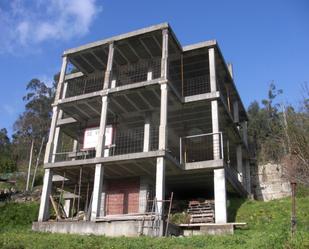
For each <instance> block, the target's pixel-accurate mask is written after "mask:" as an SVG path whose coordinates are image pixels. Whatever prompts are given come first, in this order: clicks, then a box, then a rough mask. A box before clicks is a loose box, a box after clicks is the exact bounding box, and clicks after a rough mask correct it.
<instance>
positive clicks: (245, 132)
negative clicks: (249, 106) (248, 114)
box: [241, 121, 248, 146]
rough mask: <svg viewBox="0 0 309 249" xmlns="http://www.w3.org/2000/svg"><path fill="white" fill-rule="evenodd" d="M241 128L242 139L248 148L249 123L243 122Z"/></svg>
mask: <svg viewBox="0 0 309 249" xmlns="http://www.w3.org/2000/svg"><path fill="white" fill-rule="evenodd" d="M241 127H242V138H243V140H244V143H245V144H246V146H248V123H247V121H243V122H242V123H241Z"/></svg>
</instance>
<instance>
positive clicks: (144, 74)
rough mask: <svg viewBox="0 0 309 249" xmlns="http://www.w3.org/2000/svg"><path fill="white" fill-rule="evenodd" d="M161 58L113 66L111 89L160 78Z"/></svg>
mask: <svg viewBox="0 0 309 249" xmlns="http://www.w3.org/2000/svg"><path fill="white" fill-rule="evenodd" d="M160 75H161V57H160V58H154V59H152V60H139V61H138V62H136V63H133V64H127V65H123V66H115V67H114V68H113V72H112V79H111V86H110V87H111V88H113V87H117V86H123V85H128V84H133V83H138V82H143V81H147V80H151V79H157V78H160Z"/></svg>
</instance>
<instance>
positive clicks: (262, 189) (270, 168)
mask: <svg viewBox="0 0 309 249" xmlns="http://www.w3.org/2000/svg"><path fill="white" fill-rule="evenodd" d="M251 187H252V194H253V195H254V198H255V199H257V200H263V201H269V200H274V199H279V198H282V197H286V196H289V195H290V194H291V189H290V183H289V182H288V181H287V180H286V179H285V178H284V177H283V172H282V166H281V165H280V164H272V163H268V164H264V165H255V166H254V167H251Z"/></svg>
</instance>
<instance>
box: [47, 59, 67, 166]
mask: <svg viewBox="0 0 309 249" xmlns="http://www.w3.org/2000/svg"><path fill="white" fill-rule="evenodd" d="M67 64H68V60H67V57H66V56H65V57H63V59H62V66H61V71H60V76H59V81H58V85H57V90H56V93H55V101H54V103H55V105H54V106H53V115H52V121H51V125H50V129H49V136H48V141H47V144H46V149H45V157H44V163H48V162H49V160H50V158H51V152H53V150H54V149H53V148H52V146H53V143H54V137H55V132H56V125H57V120H58V118H59V116H60V115H59V112H60V110H59V107H58V106H57V102H58V100H59V98H60V96H61V91H62V86H63V84H64V78H65V72H66V68H67ZM65 91H66V87H65V89H63V95H65ZM56 144H57V143H56ZM53 147H54V146H53Z"/></svg>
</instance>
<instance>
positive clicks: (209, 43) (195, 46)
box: [182, 40, 217, 52]
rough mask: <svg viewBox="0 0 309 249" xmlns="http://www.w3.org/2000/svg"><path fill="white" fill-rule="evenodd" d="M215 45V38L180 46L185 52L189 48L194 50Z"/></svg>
mask: <svg viewBox="0 0 309 249" xmlns="http://www.w3.org/2000/svg"><path fill="white" fill-rule="evenodd" d="M216 45H217V41H216V40H209V41H203V42H199V43H195V44H190V45H187V46H184V47H183V48H182V51H183V52H187V51H190V50H195V49H200V48H208V47H214V46H216Z"/></svg>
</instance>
